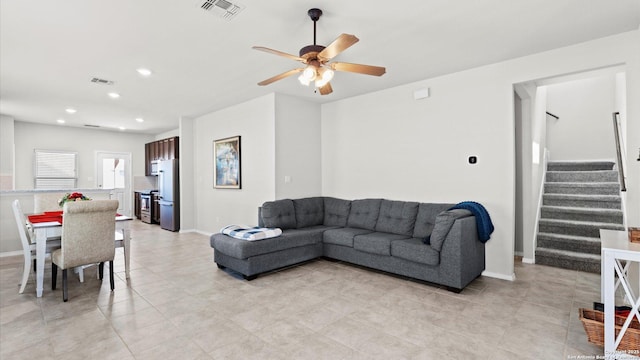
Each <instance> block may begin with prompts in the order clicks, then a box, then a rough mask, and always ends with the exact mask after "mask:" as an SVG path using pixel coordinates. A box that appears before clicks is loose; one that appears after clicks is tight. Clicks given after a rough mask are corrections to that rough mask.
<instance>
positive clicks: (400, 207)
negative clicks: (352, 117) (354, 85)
mask: <svg viewBox="0 0 640 360" xmlns="http://www.w3.org/2000/svg"><path fill="white" fill-rule="evenodd" d="M452 206H453V204H427V203H417V202H406V201H391V200H384V199H362V200H353V201H350V200H342V199H337V198H332V197H313V198H304V199H295V200H290V199H285V200H276V201H270V202H266V203H264V204H263V205H262V207H261V208H259V211H258V214H259V216H258V217H259V225H260V226H264V227H271V228H275V227H277V228H281V229H282V230H283V232H282V235H281V236H278V237H274V238H269V239H264V240H258V241H245V240H239V239H236V238H232V237H230V236H227V235H224V234H213V235H211V238H210V243H211V247H212V248H213V249H214V261H215V262H216V263H217V265H218V267H219V268H221V269H224V268H229V269H231V270H234V271H236V272H239V273H241V274H242V275H243V276H244V278H245V279H247V280H252V279H254V278H256V277H257V276H258V275H259V274H261V273H265V272H268V271H271V270H275V269H279V268H282V267H286V266H290V265H293V264H297V263H301V262H304V261H308V260H312V259H315V258H318V257H325V258H329V259H335V260H340V261H345V262H349V263H353V264H357V265H360V266H365V267H368V268H373V269H377V270H381V271H384V272H388V273H393V274H397V275H401V276H406V277H410V278H414V279H418V280H423V281H427V282H431V283H435V284H439V285H443V286H446V287H447V288H448V289H449V290H451V291H455V292H459V291H461V290H462V289H463V288H464V287H465V286H467V284H469V283H470V282H471V281H473V280H474V279H475V278H476V277H478V276H479V275H480V274H481V273H482V271H483V270H484V268H485V250H484V244H483V243H482V242H480V241H478V233H477V230H476V221H475V217H474V216H473V215H472V214H471V213H470V212H469V211H467V210H460V209H455V210H447V209H449V208H451V207H452ZM425 240H426V241H425Z"/></svg>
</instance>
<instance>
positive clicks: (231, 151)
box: [213, 136, 241, 189]
mask: <svg viewBox="0 0 640 360" xmlns="http://www.w3.org/2000/svg"><path fill="white" fill-rule="evenodd" d="M240 165H241V164H240V136H234V137H230V138H226V139H220V140H214V141H213V187H214V188H215V189H240V188H241V176H240V175H241V173H240V169H241V167H240Z"/></svg>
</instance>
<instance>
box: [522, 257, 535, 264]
mask: <svg viewBox="0 0 640 360" xmlns="http://www.w3.org/2000/svg"><path fill="white" fill-rule="evenodd" d="M522 263H523V264H535V263H536V259H529V258H526V257H523V258H522Z"/></svg>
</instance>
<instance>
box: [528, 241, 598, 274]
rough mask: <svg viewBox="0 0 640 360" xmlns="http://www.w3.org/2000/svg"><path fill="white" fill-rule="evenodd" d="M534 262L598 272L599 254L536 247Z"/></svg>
mask: <svg viewBox="0 0 640 360" xmlns="http://www.w3.org/2000/svg"><path fill="white" fill-rule="evenodd" d="M536 264H540V265H549V266H555V267H560V268H564V269H572V270H579V271H586V272H591V273H598V274H599V273H600V255H595V254H583V253H578V252H574V251H566V250H554V249H547V248H540V247H539V248H538V249H536Z"/></svg>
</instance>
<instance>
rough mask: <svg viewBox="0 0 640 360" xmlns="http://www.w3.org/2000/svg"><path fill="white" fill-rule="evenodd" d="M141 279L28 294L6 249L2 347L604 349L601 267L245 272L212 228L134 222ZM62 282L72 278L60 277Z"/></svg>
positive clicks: (341, 354) (103, 352) (26, 352)
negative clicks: (425, 273)
mask: <svg viewBox="0 0 640 360" xmlns="http://www.w3.org/2000/svg"><path fill="white" fill-rule="evenodd" d="M131 247H132V255H131V256H132V257H131V263H132V270H131V278H130V279H129V280H128V281H125V279H124V266H123V261H122V255H121V253H118V254H117V257H116V264H115V266H114V268H115V270H116V276H117V279H116V289H115V291H114V292H113V293H112V292H110V291H109V282H108V280H107V279H108V276H105V281H104V283H100V282H99V281H98V280H97V279H96V278H95V270H93V269H92V268H90V269H87V270H86V275H85V282H84V283H80V282H78V280H77V277H70V280H71V281H70V287H69V302H67V303H63V302H62V294H61V290H60V289H58V290H56V291H51V288H50V286H51V272H50V264H49V263H48V264H47V267H46V270H45V271H46V274H47V277H46V278H45V291H44V295H43V297H42V298H41V299H37V298H36V297H35V280H34V276H32V277H31V278H30V280H29V283H28V285H27V289H26V291H25V293H24V294H22V295H18V294H17V292H18V286H19V285H18V284H19V281H20V277H21V276H20V274H21V271H22V270H21V269H22V268H21V258H20V257H5V258H0V358H1V359H162V360H168V359H181V360H182V359H332V360H333V359H491V360H495V359H569V358H576V357H574V356H578V355H588V356H589V357H583V358H594V359H595V355H602V352H603V351H602V349H601V348H599V347H596V346H593V345H591V344H589V343H588V342H587V340H586V335H585V332H584V330H583V328H582V324H581V322H580V320H579V318H578V309H579V308H580V307H590V306H591V305H592V302H593V301H597V300H598V299H599V297H600V295H599V284H600V277H599V276H598V275H595V274H588V273H582V272H578V271H569V270H563V269H556V268H551V267H545V266H539V265H526V264H521V263H517V265H516V269H515V270H516V276H517V280H516V281H514V282H509V281H503V280H498V279H493V278H487V277H480V278H478V279H477V280H475V281H474V282H473V283H472V284H471V285H469V286H468V287H467V288H466V289H465V290H464V291H463V292H462V293H460V294H453V293H451V292H447V291H446V290H444V289H440V288H437V287H434V286H429V285H425V284H421V283H416V282H412V281H407V280H404V279H400V278H396V277H392V276H388V275H384V274H379V273H376V272H372V271H367V270H364V269H361V268H358V267H354V266H350V265H347V264H343V263H336V262H329V261H326V260H317V261H313V262H310V263H307V264H305V265H303V266H299V267H293V268H290V269H286V270H282V271H279V272H276V273H272V274H269V275H267V276H262V277H258V279H256V280H254V281H251V282H246V281H243V280H239V279H237V278H234V277H232V276H230V275H229V274H227V273H225V272H223V271H221V270H218V268H217V267H216V265H215V264H214V262H213V257H212V255H213V251H212V249H211V248H210V247H209V240H208V237H206V236H204V235H200V234H195V233H184V234H175V233H172V232H169V231H165V230H162V229H160V228H159V227H158V226H151V225H147V224H143V223H141V222H139V221H135V222H134V224H133V227H132V240H131ZM58 281H59V283H60V282H61V280H58Z"/></svg>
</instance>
